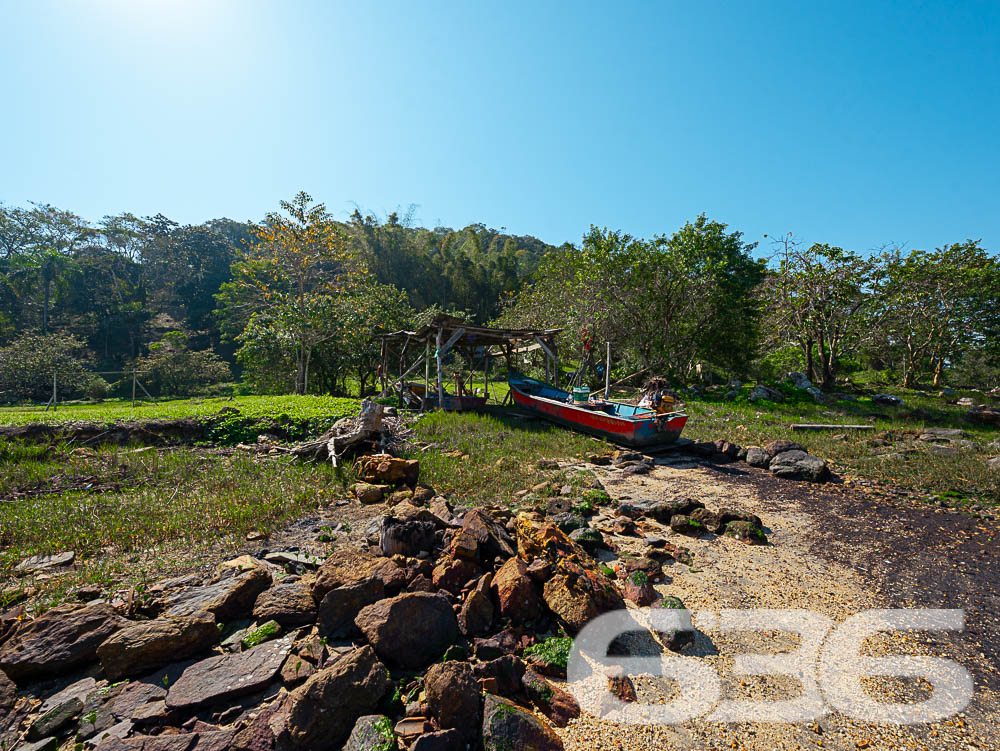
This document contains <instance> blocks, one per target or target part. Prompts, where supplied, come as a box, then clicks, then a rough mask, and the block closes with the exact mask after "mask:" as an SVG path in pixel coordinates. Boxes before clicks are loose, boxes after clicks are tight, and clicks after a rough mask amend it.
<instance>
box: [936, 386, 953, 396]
mask: <svg viewBox="0 0 1000 751" xmlns="http://www.w3.org/2000/svg"><path fill="white" fill-rule="evenodd" d="M956 393H958V392H956V391H955V389H952V388H943V389H941V390H940V391H939V392H938V396H942V397H949V396H955V394H956Z"/></svg>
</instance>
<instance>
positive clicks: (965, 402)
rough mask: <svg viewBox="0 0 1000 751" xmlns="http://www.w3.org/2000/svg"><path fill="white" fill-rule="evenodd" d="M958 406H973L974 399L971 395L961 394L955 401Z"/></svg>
mask: <svg viewBox="0 0 1000 751" xmlns="http://www.w3.org/2000/svg"><path fill="white" fill-rule="evenodd" d="M955 404H957V405H958V406H959V407H975V406H976V400H975V399H973V398H972V397H971V396H963V397H962V398H961V399H959V400H957V401H956V402H955Z"/></svg>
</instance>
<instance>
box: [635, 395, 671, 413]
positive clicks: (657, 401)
mask: <svg viewBox="0 0 1000 751" xmlns="http://www.w3.org/2000/svg"><path fill="white" fill-rule="evenodd" d="M639 406H640V407H645V408H646V409H651V410H653V411H654V412H655V413H656V414H658V415H665V414H666V413H668V412H670V411H671V410H672V409H673V406H674V398H673V397H672V396H670V394H665V393H663V392H662V391H660V390H659V389H656V390H654V391H651V392H649V393H648V394H646V395H645V396H644V397H642V399H641V400H640V401H639Z"/></svg>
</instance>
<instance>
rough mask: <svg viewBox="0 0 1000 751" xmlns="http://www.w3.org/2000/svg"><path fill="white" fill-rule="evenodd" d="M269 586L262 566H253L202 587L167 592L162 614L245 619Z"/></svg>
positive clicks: (268, 576) (268, 574) (266, 573)
mask: <svg viewBox="0 0 1000 751" xmlns="http://www.w3.org/2000/svg"><path fill="white" fill-rule="evenodd" d="M270 586H271V574H270V572H268V571H267V569H265V568H264V567H263V566H255V567H253V568H251V569H249V570H248V571H240V572H235V573H233V574H231V575H230V576H228V577H226V578H223V579H220V580H219V581H217V582H215V583H213V584H208V585H206V586H203V587H183V588H180V589H176V590H168V591H167V593H166V595H165V596H164V598H163V605H164V613H163V614H164V615H172V616H184V615H196V614H198V613H202V612H208V613H211V614H212V615H214V616H215V618H216V620H219V621H229V620H236V619H239V618H245V617H247V616H248V615H250V611H251V610H252V609H253V606H254V602H256V600H257V595H259V594H260V593H261V592H263V591H264V590H265V589H267V588H268V587H270Z"/></svg>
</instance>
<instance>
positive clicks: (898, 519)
mask: <svg viewBox="0 0 1000 751" xmlns="http://www.w3.org/2000/svg"><path fill="white" fill-rule="evenodd" d="M682 466H685V465H682ZM599 475H600V476H601V478H602V480H603V481H604V483H605V485H606V487H607V490H608V492H609V493H610V494H611V495H612V497H614V498H616V499H618V500H643V499H647V498H663V497H675V496H690V497H692V498H695V499H697V500H700V501H702V502H704V503H705V504H706V505H707V506H708V507H709V508H710V509H716V508H719V507H721V506H730V507H737V508H740V509H743V510H746V511H751V512H753V513H756V514H758V515H759V516H760V517H761V518H762V520H763V522H764V524H765V528H766V530H767V531H768V536H769V539H770V543H771V544H769V545H767V546H745V545H742V544H740V543H738V542H735V541H733V540H730V539H726V538H717V537H714V536H711V535H705V536H704V537H703V538H700V539H696V540H690V538H681V540H682V541H683V542H684V544H685V545H686V546H687V547H688V548H690V549H691V551H692V552H693V553H694V556H695V559H694V565H693V566H692V567H688V566H683V565H680V564H673V565H669V566H665V572H666V573H667V579H668V581H667V582H666V583H665V584H663V585H660V586H658V589H659V591H660V592H661V593H662V594H671V595H675V596H678V597H680V598H681V599H682V600H683V601H684V602H685V604H686V605H687V606H688V608H690V609H691V610H692V611H699V610H702V611H714V612H717V611H718V610H720V609H723V608H739V609H744V608H803V609H808V610H812V611H816V612H818V613H822V614H823V615H826V616H828V617H830V618H832V619H833V620H834V621H836V622H838V623H839V622H842V621H843V620H845V619H846V618H847V617H848V616H850V615H853V614H855V613H857V612H859V611H862V610H866V609H870V608H885V607H923V608H942V607H945V608H964V609H965V610H966V611H967V619H966V624H967V628H966V630H965V631H964V632H962V633H961V634H956V635H951V634H943V633H940V632H935V633H927V632H919V633H913V632H910V633H906V634H893V635H885V636H879V637H876V638H874V639H871V640H869V642H868V645H867V649H868V650H869V651H870V653H871V654H873V655H879V654H890V653H896V654H901V653H908V654H926V655H935V656H941V657H949V658H951V659H954V660H956V661H958V662H959V663H961V664H962V665H963V666H965V667H966V668H967V669H969V670H970V671H971V672H972V673H973V676H974V679H975V695H974V698H973V701H972V703H971V704H970V705H969V706H968V707H967V708H966V709H965V711H964V712H962V713H961V714H959V715H957V716H956V717H954V718H951V719H949V720H945V721H943V722H939V723H935V724H931V725H915V726H893V725H875V724H870V723H864V722H859V721H855V720H851V719H850V718H848V717H846V716H844V715H842V714H840V713H838V712H834V711H831V712H830V713H829V714H827V715H825V716H824V717H822V718H820V719H819V720H818V721H817V722H808V723H806V722H803V723H773V724H764V723H756V724H749V723H722V722H710V721H707V720H705V719H696V720H691V721H688V722H685V723H683V724H678V725H671V726H661V725H651V726H630V725H620V724H615V723H611V722H606V721H600V720H597V719H594V718H592V717H585V718H583V719H580V720H576V721H574V722H573V723H571V724H570V725H569V726H568V727H567V728H566V729H565V730H563V731H562V735H563V738H564V740H565V742H566V747H567V749H569V750H570V751H574V750H576V749H637V750H638V749H654V748H655V749H664V750H665V749H699V750H705V751H707V750H708V749H720V750H721V749H761V750H762V751H763V750H765V749H767V750H770V749H812V748H826V749H844V750H846V749H859V748H864V749H949V750H951V749H1000V728H998V727H996V725H997V721H998V720H1000V701H998V693H997V691H998V688H1000V675H998V673H997V659H998V648H1000V628H998V613H1000V607H998V605H1000V595H998V591H1000V586H998V585H1000V566H998V564H997V559H996V555H995V543H994V541H993V540H994V537H995V536H996V535H997V534H998V533H1000V525H997V523H996V522H995V521H980V520H977V519H974V518H971V517H968V516H965V515H962V514H959V513H957V512H954V511H946V510H942V509H937V508H933V507H929V506H926V505H918V504H914V503H910V502H908V501H906V500H905V499H899V500H885V499H882V498H876V497H875V496H873V495H872V494H870V493H868V492H866V491H864V490H863V489H858V488H852V487H848V486H847V485H846V484H844V483H841V484H828V485H823V486H816V485H810V484H805V483H796V482H790V481H784V480H778V479H776V478H774V477H773V476H772V475H770V474H769V473H767V472H765V471H761V470H755V469H752V468H747V467H746V465H742V464H731V465H714V464H711V463H706V462H698V463H697V466H694V467H692V466H690V465H686V467H685V468H681V469H678V468H676V467H670V466H659V467H657V468H656V469H655V470H654V471H653V472H652V474H650V475H646V476H639V477H627V478H626V477H623V476H622V475H621V474H620V473H619V472H617V471H616V470H613V469H612V470H600V471H599ZM673 539H674V540H676V539H677V538H676V537H675V538H673ZM616 542H618V543H621V544H623V547H624V548H625V549H628V550H630V551H632V552H641V550H642V549H643V544H642V542H641V541H639V540H635V539H632V540H628V538H618V539H617V540H616ZM706 623H707V624H708V626H711V622H710V621H706ZM797 640H798V637H795V636H792V635H790V634H787V633H784V632H769V633H763V634H755V633H738V634H734V633H732V632H728V633H723V632H721V631H718V630H716V629H713V628H710V627H705V628H702V630H700V631H699V632H698V635H697V639H696V641H695V643H694V645H693V646H691V647H689V648H687V649H686V650H685V652H684V654H688V655H693V656H697V657H698V658H699V660H700V661H704V662H705V664H708V665H711V666H712V667H714V668H715V669H716V670H717V671H718V673H719V675H720V676H721V677H722V686H723V696H724V697H725V698H728V699H734V700H741V699H742V700H746V699H753V698H763V697H765V696H766V697H767V698H769V699H781V698H788V699H793V698H795V697H796V696H797V695H798V682H797V680H793V679H791V678H781V677H765V678H753V677H746V678H743V679H741V678H739V677H737V676H733V675H732V674H731V672H730V668H731V666H732V662H733V659H732V658H733V656H734V655H736V654H738V653H740V652H744V653H758V652H760V653H776V652H779V651H781V650H782V649H794V648H795V646H796V645H797ZM636 688H637V692H638V694H639V697H640V700H644V701H652V702H656V701H666V700H668V699H670V698H671V697H672V696H673V690H674V686H673V684H671V683H669V682H666V681H662V680H658V679H656V680H654V679H637V680H636ZM866 688H867V689H868V691H869V693H870V694H871V695H872V696H873V697H874V698H877V699H879V700H881V701H901V700H909V701H919V700H920V699H922V698H925V697H926V696H927V693H928V690H929V686H928V685H927V684H926V683H922V682H918V681H909V680H905V679H869V680H868V681H866Z"/></svg>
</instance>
